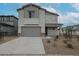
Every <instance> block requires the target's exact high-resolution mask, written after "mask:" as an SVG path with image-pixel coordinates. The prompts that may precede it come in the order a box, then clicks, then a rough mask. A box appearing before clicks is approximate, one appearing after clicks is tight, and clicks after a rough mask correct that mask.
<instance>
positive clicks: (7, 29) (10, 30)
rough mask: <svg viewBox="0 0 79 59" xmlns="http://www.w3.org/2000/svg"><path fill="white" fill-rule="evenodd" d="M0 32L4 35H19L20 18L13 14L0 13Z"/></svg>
mask: <svg viewBox="0 0 79 59" xmlns="http://www.w3.org/2000/svg"><path fill="white" fill-rule="evenodd" d="M0 33H2V35H5V36H7V35H17V33H18V18H17V17H15V16H12V15H0Z"/></svg>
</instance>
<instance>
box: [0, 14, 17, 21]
mask: <svg viewBox="0 0 79 59" xmlns="http://www.w3.org/2000/svg"><path fill="white" fill-rule="evenodd" d="M0 17H14V18H15V19H16V20H18V18H17V17H15V16H13V15H0Z"/></svg>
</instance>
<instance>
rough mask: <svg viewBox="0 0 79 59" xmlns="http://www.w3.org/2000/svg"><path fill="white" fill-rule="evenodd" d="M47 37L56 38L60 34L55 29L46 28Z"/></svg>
mask: <svg viewBox="0 0 79 59" xmlns="http://www.w3.org/2000/svg"><path fill="white" fill-rule="evenodd" d="M46 35H47V36H56V35H58V32H57V30H56V28H54V27H46Z"/></svg>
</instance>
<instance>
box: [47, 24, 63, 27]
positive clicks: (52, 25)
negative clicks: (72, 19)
mask: <svg viewBox="0 0 79 59" xmlns="http://www.w3.org/2000/svg"><path fill="white" fill-rule="evenodd" d="M62 25H63V24H59V23H55V24H46V26H47V27H60V26H62Z"/></svg>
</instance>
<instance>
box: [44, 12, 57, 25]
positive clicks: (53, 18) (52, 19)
mask: <svg viewBox="0 0 79 59" xmlns="http://www.w3.org/2000/svg"><path fill="white" fill-rule="evenodd" d="M57 18H58V16H57V15H53V14H50V13H46V21H45V23H52V24H53V23H58V20H57Z"/></svg>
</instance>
